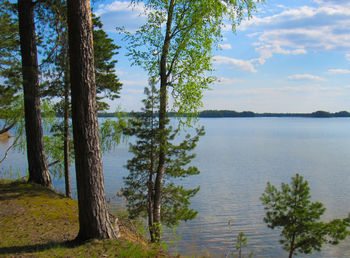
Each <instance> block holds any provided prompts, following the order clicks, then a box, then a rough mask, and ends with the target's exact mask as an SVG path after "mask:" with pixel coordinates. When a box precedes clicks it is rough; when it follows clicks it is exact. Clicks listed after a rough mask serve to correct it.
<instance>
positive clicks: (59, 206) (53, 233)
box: [0, 180, 168, 257]
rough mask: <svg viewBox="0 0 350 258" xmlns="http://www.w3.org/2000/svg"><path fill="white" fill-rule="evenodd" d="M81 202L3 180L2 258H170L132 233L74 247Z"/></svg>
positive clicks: (0, 209)
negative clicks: (118, 237) (79, 203)
mask: <svg viewBox="0 0 350 258" xmlns="http://www.w3.org/2000/svg"><path fill="white" fill-rule="evenodd" d="M77 205H78V204H77V201H76V200H71V199H67V198H65V197H64V196H62V195H60V194H58V193H56V192H54V191H51V190H49V189H47V188H44V187H41V186H39V185H35V184H27V183H25V182H23V181H9V180H0V257H167V256H168V255H167V254H166V253H164V252H163V251H161V250H160V249H159V248H158V247H156V246H152V245H150V244H148V243H147V242H146V241H145V240H142V239H140V238H139V236H136V235H135V234H134V233H132V231H131V230H128V229H127V228H125V227H122V228H121V230H122V232H121V233H122V237H121V238H120V239H114V240H91V241H88V242H85V243H82V244H79V245H77V244H73V242H72V240H74V238H75V236H76V235H77V233H78V207H77Z"/></svg>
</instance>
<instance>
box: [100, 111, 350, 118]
mask: <svg viewBox="0 0 350 258" xmlns="http://www.w3.org/2000/svg"><path fill="white" fill-rule="evenodd" d="M140 114H142V112H129V113H128V112H127V113H125V115H126V116H138V115H140ZM116 115H117V113H115V112H113V113H108V112H104V113H99V114H98V116H99V117H114V116H116ZM168 115H169V117H175V116H176V115H177V114H176V112H169V113H168ZM185 116H186V114H185ZM198 117H216V118H218V117H312V118H333V117H350V113H349V112H348V111H339V112H335V113H331V112H327V111H316V112H313V113H254V112H252V111H243V112H237V111H234V110H204V111H201V112H199V114H198Z"/></svg>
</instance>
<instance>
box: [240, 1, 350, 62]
mask: <svg viewBox="0 0 350 258" xmlns="http://www.w3.org/2000/svg"><path fill="white" fill-rule="evenodd" d="M315 2H316V3H317V4H318V5H316V6H314V7H312V6H301V7H296V8H290V9H282V10H281V11H280V12H279V13H277V14H276V13H275V14H273V15H270V16H266V17H262V18H261V17H253V18H252V19H250V20H244V21H243V22H242V25H241V26H240V27H239V30H243V31H249V32H250V31H252V32H254V33H250V34H249V36H250V37H255V38H256V39H257V42H255V43H253V45H254V46H255V47H256V51H257V52H258V53H259V54H260V57H259V58H257V59H258V60H259V62H260V63H261V64H263V63H265V61H266V59H268V58H271V57H272V56H273V55H274V54H276V53H277V54H285V55H297V54H306V53H307V52H316V51H325V50H340V51H344V50H348V51H350V1H348V0H339V1H338V0H327V1H325V0H317V1H315ZM255 31H259V33H256V32H255ZM347 58H348V59H349V60H350V55H347Z"/></svg>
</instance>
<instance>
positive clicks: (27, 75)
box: [18, 0, 52, 187]
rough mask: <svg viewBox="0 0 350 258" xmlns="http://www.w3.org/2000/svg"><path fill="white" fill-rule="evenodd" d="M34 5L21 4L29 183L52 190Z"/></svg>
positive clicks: (27, 1) (21, 1)
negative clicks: (46, 147) (40, 86)
mask: <svg viewBox="0 0 350 258" xmlns="http://www.w3.org/2000/svg"><path fill="white" fill-rule="evenodd" d="M33 8H34V4H33V2H32V1H31V0H19V1H18V18H19V34H20V43H21V55H22V74H23V92H24V94H23V95H24V113H25V129H26V140H27V157H28V167H29V169H28V170H29V180H28V182H33V183H38V184H41V185H44V186H48V187H52V181H51V177H50V174H49V171H48V167H47V163H46V158H45V152H44V141H43V129H42V124H41V110H40V96H39V79H38V60H37V49H36V40H35V25H34V10H33Z"/></svg>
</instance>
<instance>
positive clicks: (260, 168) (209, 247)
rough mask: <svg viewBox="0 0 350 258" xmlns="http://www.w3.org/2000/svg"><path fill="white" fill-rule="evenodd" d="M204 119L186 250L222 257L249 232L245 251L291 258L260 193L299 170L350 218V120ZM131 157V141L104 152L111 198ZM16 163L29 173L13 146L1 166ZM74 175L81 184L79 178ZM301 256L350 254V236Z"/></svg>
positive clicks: (184, 229)
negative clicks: (271, 223) (268, 222)
mask: <svg viewBox="0 0 350 258" xmlns="http://www.w3.org/2000/svg"><path fill="white" fill-rule="evenodd" d="M199 124H201V125H204V126H205V130H206V135H205V136H203V137H202V138H201V139H200V142H199V144H198V147H197V148H196V150H195V152H196V154H197V157H196V159H195V160H194V162H193V163H194V164H193V165H196V166H198V168H199V169H200V171H201V174H200V175H197V176H193V177H191V178H187V179H184V180H182V181H180V182H179V183H181V184H183V185H185V186H188V187H196V186H198V185H200V186H201V190H200V192H199V193H198V194H197V195H196V196H195V197H194V198H193V199H192V207H193V208H194V209H196V210H197V211H198V212H199V213H198V216H197V218H196V219H195V220H193V221H191V222H187V223H183V224H181V225H180V226H179V227H178V229H177V230H178V231H179V232H180V233H181V238H182V239H181V240H179V241H178V250H179V252H180V253H182V254H187V255H192V254H196V255H198V254H205V253H206V252H210V253H211V254H215V255H216V256H218V257H222V256H224V255H225V253H227V252H228V251H229V250H232V248H233V246H234V239H235V238H236V236H237V234H238V233H239V232H241V231H243V232H244V233H245V234H246V235H247V236H248V248H247V249H246V250H245V251H247V252H248V251H254V257H286V256H287V253H286V252H285V251H284V250H283V249H282V248H281V246H280V244H279V243H278V239H279V232H278V231H277V230H276V231H273V230H271V229H268V228H267V227H266V224H265V223H264V222H263V217H264V214H265V213H264V209H263V206H262V205H261V203H260V200H259V198H260V196H261V194H262V193H263V191H264V189H265V187H266V183H267V181H270V182H271V183H272V184H273V185H275V186H278V187H279V186H280V184H281V182H288V183H289V182H290V178H291V177H292V176H294V175H295V174H296V173H300V174H301V175H303V176H304V177H305V179H306V180H308V181H309V185H310V188H311V195H312V199H313V201H321V202H322V203H323V204H324V205H325V207H326V208H327V211H326V213H325V215H324V216H323V219H324V220H330V219H333V218H337V217H346V216H347V214H348V212H350V119H346V118H345V119H342V118H334V119H316V118H208V119H203V118H201V119H200V120H199ZM5 149H6V143H2V144H0V153H3V152H4V150H5ZM130 157H131V155H130V154H129V153H128V145H127V144H121V145H120V146H118V147H117V148H116V149H115V150H113V151H112V152H110V153H106V154H104V156H103V162H104V173H105V185H106V194H107V197H108V198H111V197H112V196H114V195H115V193H116V192H117V191H119V189H120V188H121V187H122V178H123V176H126V175H127V173H128V171H127V170H126V169H125V168H124V167H123V166H124V165H125V163H126V161H127V160H128V159H129V158H130ZM10 165H12V167H13V168H12V170H13V172H14V174H15V173H16V171H17V169H20V171H21V173H22V174H23V173H24V172H23V171H25V168H26V158H25V156H24V155H23V154H21V153H16V152H11V153H10V155H9V157H8V159H7V161H6V162H5V163H4V164H1V165H0V169H1V171H4V170H8V168H9V166H10ZM72 180H73V184H75V178H74V176H72ZM55 187H56V188H58V189H60V190H62V191H63V190H64V182H63V181H62V180H57V179H56V180H55ZM112 207H113V208H114V209H120V202H117V201H113V203H112ZM228 221H231V226H228ZM173 249H174V248H173ZM300 257H350V239H348V240H346V241H344V242H342V243H341V244H340V245H338V246H335V247H334V246H325V247H324V248H323V250H322V252H320V253H315V254H314V255H309V256H300Z"/></svg>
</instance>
